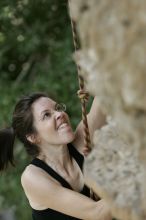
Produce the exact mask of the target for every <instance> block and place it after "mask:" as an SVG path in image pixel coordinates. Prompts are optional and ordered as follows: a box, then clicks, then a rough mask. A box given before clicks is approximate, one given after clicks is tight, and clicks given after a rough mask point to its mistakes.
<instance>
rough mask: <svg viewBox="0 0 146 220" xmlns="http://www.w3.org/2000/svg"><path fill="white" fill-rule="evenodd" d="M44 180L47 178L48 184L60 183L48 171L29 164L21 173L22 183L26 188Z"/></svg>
mask: <svg viewBox="0 0 146 220" xmlns="http://www.w3.org/2000/svg"><path fill="white" fill-rule="evenodd" d="M43 180H47V181H48V184H49V183H51V184H52V183H53V184H59V183H58V182H57V181H56V180H54V179H53V178H52V177H51V176H50V175H49V174H48V173H46V172H45V171H44V170H43V169H41V168H39V167H37V166H35V165H33V164H29V165H28V166H27V167H26V168H25V169H24V171H23V172H22V174H21V184H22V187H23V188H24V189H25V188H26V189H27V188H29V186H31V185H32V184H34V183H36V182H40V183H41V182H43Z"/></svg>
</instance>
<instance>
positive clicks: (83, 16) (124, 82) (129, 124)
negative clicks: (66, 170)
mask: <svg viewBox="0 0 146 220" xmlns="http://www.w3.org/2000/svg"><path fill="white" fill-rule="evenodd" d="M70 9H71V16H72V18H73V19H74V20H75V21H76V23H77V30H78V34H79V38H80V41H81V50H80V51H79V52H78V53H76V55H75V59H76V61H77V62H78V64H79V65H80V66H81V68H82V70H83V71H82V74H83V77H84V79H85V81H86V87H87V90H88V91H89V92H90V93H91V94H92V95H96V96H97V97H98V100H99V103H100V105H101V106H102V108H103V110H104V111H105V112H106V113H107V115H108V116H109V119H110V120H109V123H108V125H106V126H105V127H103V128H102V129H101V130H99V131H97V132H96V133H95V138H94V143H95V148H94V150H93V151H92V153H91V155H90V156H89V157H88V158H87V162H86V171H87V173H88V174H90V175H91V177H92V178H93V179H94V180H95V181H96V184H97V188H98V191H99V194H100V196H103V197H104V198H105V199H107V200H108V202H110V204H111V210H112V213H113V215H114V216H115V217H116V218H118V219H121V220H145V219H146V186H145V182H146V93H145V89H146V61H145V59H146V55H145V54H146V2H145V0H122V1H121V0H70Z"/></svg>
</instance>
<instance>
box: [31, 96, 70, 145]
mask: <svg viewBox="0 0 146 220" xmlns="http://www.w3.org/2000/svg"><path fill="white" fill-rule="evenodd" d="M56 104H57V103H56V102H55V101H53V100H52V99H50V98H48V97H41V98H39V99H38V100H36V101H35V102H34V103H33V104H32V111H33V117H34V123H33V125H34V127H35V129H36V131H37V139H38V140H39V142H40V145H42V146H43V145H46V144H52V145H60V144H68V143H70V142H72V141H73V139H74V132H73V130H72V127H71V124H70V120H69V117H68V115H67V114H66V113H65V112H63V111H62V112H59V111H57V110H55V107H56Z"/></svg>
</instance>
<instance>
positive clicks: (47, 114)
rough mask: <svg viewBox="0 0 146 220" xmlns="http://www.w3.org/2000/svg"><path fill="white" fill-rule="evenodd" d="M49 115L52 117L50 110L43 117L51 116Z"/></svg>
mask: <svg viewBox="0 0 146 220" xmlns="http://www.w3.org/2000/svg"><path fill="white" fill-rule="evenodd" d="M49 117H51V113H50V112H46V113H45V114H44V117H43V119H45V118H49Z"/></svg>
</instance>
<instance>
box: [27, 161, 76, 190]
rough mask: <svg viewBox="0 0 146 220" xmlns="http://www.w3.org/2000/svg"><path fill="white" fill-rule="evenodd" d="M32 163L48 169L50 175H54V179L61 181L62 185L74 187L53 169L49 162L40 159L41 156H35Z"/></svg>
mask: <svg viewBox="0 0 146 220" xmlns="http://www.w3.org/2000/svg"><path fill="white" fill-rule="evenodd" d="M30 164H33V165H35V166H37V167H39V168H41V169H43V170H44V171H46V172H47V173H48V174H49V175H50V176H52V177H53V178H54V179H56V180H57V181H58V182H60V183H61V185H62V186H64V187H66V188H68V189H72V187H71V186H70V184H69V183H68V182H67V181H66V180H65V179H64V178H63V177H62V176H60V175H59V174H58V173H57V172H56V171H55V170H53V169H52V168H51V167H50V166H49V165H48V164H46V163H45V162H44V161H43V160H40V159H39V158H34V159H33V160H32V161H31V163H30Z"/></svg>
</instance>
